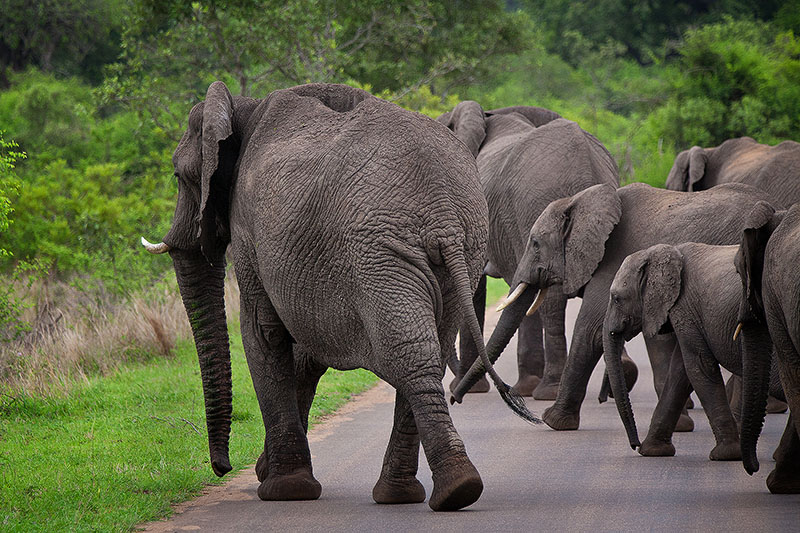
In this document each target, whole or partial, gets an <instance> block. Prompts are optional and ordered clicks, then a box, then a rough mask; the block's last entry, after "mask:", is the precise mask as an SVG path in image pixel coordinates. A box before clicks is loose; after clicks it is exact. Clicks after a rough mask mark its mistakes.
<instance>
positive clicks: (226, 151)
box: [198, 81, 238, 262]
mask: <svg viewBox="0 0 800 533" xmlns="http://www.w3.org/2000/svg"><path fill="white" fill-rule="evenodd" d="M202 135H203V143H202V151H203V162H202V174H201V179H200V227H199V230H198V238H199V240H200V246H201V248H202V250H203V254H204V255H205V256H206V259H208V261H209V262H213V261H214V260H216V259H217V258H219V257H220V256H221V255H222V254H224V253H225V248H226V247H227V245H228V242H230V230H229V226H228V200H229V198H230V187H231V185H232V181H233V167H234V165H235V164H236V159H237V157H238V150H237V147H236V146H234V142H233V97H232V96H231V93H230V92H229V91H228V88H227V87H226V86H225V84H224V83H222V82H221V81H215V82H214V83H212V84H211V85H210V86H209V87H208V92H206V100H205V104H204V107H203V133H202Z"/></svg>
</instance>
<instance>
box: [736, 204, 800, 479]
mask: <svg viewBox="0 0 800 533" xmlns="http://www.w3.org/2000/svg"><path fill="white" fill-rule="evenodd" d="M798 264H800V204H795V205H793V206H792V207H790V208H789V209H788V210H786V211H775V209H774V208H773V207H772V206H771V205H770V204H768V203H763V202H762V203H759V204H757V205H756V206H755V207H754V208H753V210H752V212H751V214H750V216H749V217H748V220H747V223H746V227H745V228H744V231H743V232H742V239H741V245H740V248H739V252H738V253H737V256H736V270H737V271H738V272H739V274H740V276H741V281H742V283H741V287H742V289H741V290H742V292H741V304H740V307H739V323H740V326H741V339H742V340H741V342H742V363H743V365H744V369H745V372H744V375H743V377H742V433H741V444H742V462H743V464H744V468H745V470H746V471H747V473H748V474H753V473H754V472H757V471H758V468H759V464H758V457H757V456H756V444H757V441H758V436H759V434H760V433H761V428H762V426H763V423H764V413H765V410H766V404H767V383H768V380H769V369H770V366H771V360H770V359H771V352H768V351H764V350H760V349H759V347H760V346H761V345H762V344H763V343H764V342H765V341H766V340H767V339H771V340H772V342H773V343H774V345H775V354H776V357H775V359H777V364H778V369H779V373H780V379H781V383H782V385H783V390H784V393H785V395H786V401H787V402H788V404H789V420H788V421H787V425H786V429H785V431H784V432H783V437H782V438H781V442H780V444H779V445H778V449H777V450H776V451H775V453H774V455H773V457H774V459H775V461H776V462H775V468H774V469H773V471H772V472H770V474H769V476H767V488H768V489H769V491H770V492H772V493H776V494H798V493H800V273H798V270H797V265H798Z"/></svg>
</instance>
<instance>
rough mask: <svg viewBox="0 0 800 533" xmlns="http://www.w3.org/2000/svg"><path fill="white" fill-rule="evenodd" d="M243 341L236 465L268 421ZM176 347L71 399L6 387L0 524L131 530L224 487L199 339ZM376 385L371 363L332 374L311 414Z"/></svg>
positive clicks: (235, 360) (237, 376)
mask: <svg viewBox="0 0 800 533" xmlns="http://www.w3.org/2000/svg"><path fill="white" fill-rule="evenodd" d="M232 337H233V338H232V342H233V349H232V364H233V387H234V402H233V406H234V410H233V424H232V430H231V450H230V455H231V464H232V466H233V467H234V471H237V470H239V469H241V468H243V467H245V466H246V465H248V464H251V463H253V462H254V461H255V459H256V458H257V457H258V455H259V453H260V452H261V449H262V447H263V442H264V441H263V439H264V428H263V424H262V421H261V413H260V411H259V409H258V404H257V401H256V398H255V393H254V391H253V386H252V382H251V381H250V374H249V372H248V370H247V364H246V362H245V359H244V353H243V350H242V347H241V339H240V338H238V336H234V335H232ZM176 352H177V353H176V355H175V356H174V357H173V358H170V359H167V360H160V361H157V362H150V363H147V364H146V365H140V366H132V367H128V368H126V369H124V370H121V371H119V372H117V373H116V374H114V375H111V376H108V377H105V378H97V379H92V380H91V381H90V382H89V383H88V384H86V385H81V386H76V387H74V388H73V389H72V392H70V393H69V394H68V395H66V396H63V397H57V398H42V397H19V396H10V395H7V394H2V391H1V390H0V531H26V532H27V531H96V530H102V531H128V530H130V529H131V528H133V527H134V526H135V525H136V524H138V523H140V522H143V521H147V520H153V519H156V518H159V517H163V516H166V515H168V514H169V513H170V512H171V511H170V506H171V505H172V504H174V503H176V502H179V501H183V500H186V499H188V498H190V497H191V496H193V495H195V494H197V493H198V492H199V491H200V489H202V488H203V486H204V485H206V484H209V483H220V480H219V478H217V477H216V476H215V475H214V474H213V473H212V471H211V467H210V465H209V459H208V443H207V440H206V431H205V415H204V407H203V398H202V393H201V381H200V370H199V367H198V364H197V360H196V354H195V351H194V345H193V344H192V343H191V342H183V343H181V344H180V346H179V348H178V350H176ZM376 381H377V378H376V377H375V376H374V375H373V374H371V373H369V372H366V371H363V370H359V371H351V372H337V371H329V372H328V373H327V374H326V375H325V376H324V377H323V379H322V381H321V382H320V386H319V389H318V392H317V396H316V399H315V401H314V405H313V408H312V413H311V414H312V419H315V418H318V417H319V416H320V415H324V414H327V413H330V412H332V411H333V410H335V409H336V408H338V407H339V406H340V405H342V404H343V403H344V402H346V401H347V400H348V399H349V398H350V396H351V395H352V394H354V393H358V392H361V391H363V390H365V389H367V388H369V387H370V386H371V385H373V384H374V383H375V382H376ZM230 475H231V474H229V475H228V476H230ZM228 476H226V478H224V479H227V478H228Z"/></svg>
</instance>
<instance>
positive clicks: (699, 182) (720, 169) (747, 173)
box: [666, 137, 800, 207]
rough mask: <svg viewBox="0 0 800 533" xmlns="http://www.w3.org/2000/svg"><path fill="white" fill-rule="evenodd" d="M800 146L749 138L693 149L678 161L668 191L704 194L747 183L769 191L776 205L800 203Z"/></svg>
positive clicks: (680, 156)
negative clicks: (763, 141) (757, 140)
mask: <svg viewBox="0 0 800 533" xmlns="http://www.w3.org/2000/svg"><path fill="white" fill-rule="evenodd" d="M799 170H800V143H797V142H795V141H783V142H782V143H780V144H777V145H775V146H770V145H767V144H761V143H758V142H756V141H755V140H754V139H751V138H750V137H738V138H736V139H728V140H727V141H725V142H723V143H722V144H720V145H719V146H715V147H713V148H702V147H700V146H693V147H691V148H690V149H689V150H684V151H683V152H681V153H679V154H678V156H677V157H676V158H675V163H674V164H673V165H672V169H671V170H670V172H669V175H668V176H667V183H666V187H667V189H670V190H673V191H704V190H707V189H710V188H711V187H714V186H716V185H719V184H722V183H746V184H748V185H753V186H754V187H758V188H759V189H761V190H764V191H766V192H768V193H769V194H770V195H771V196H772V198H773V201H775V202H778V203H776V204H775V205H776V206H780V207H789V206H790V205H792V204H793V203H795V202H800V172H799Z"/></svg>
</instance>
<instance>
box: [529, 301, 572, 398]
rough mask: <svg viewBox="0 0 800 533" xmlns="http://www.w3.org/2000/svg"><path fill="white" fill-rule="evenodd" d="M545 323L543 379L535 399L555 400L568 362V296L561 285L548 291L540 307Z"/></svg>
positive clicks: (534, 393) (534, 396)
mask: <svg viewBox="0 0 800 533" xmlns="http://www.w3.org/2000/svg"><path fill="white" fill-rule="evenodd" d="M540 312H541V315H542V324H543V325H544V370H543V372H542V380H541V382H540V383H539V385H538V386H537V387H536V390H535V391H533V398H534V399H535V400H555V399H556V397H558V388H559V386H560V385H561V374H563V372H564V366H565V365H566V362H567V336H566V333H565V331H566V327H565V323H564V320H565V314H566V312H567V296H566V295H565V294H564V292H563V291H562V290H561V287H560V286H557V287H553V288H552V289H551V290H549V291H548V293H547V296H546V297H545V299H544V303H543V304H542V307H541V308H540Z"/></svg>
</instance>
